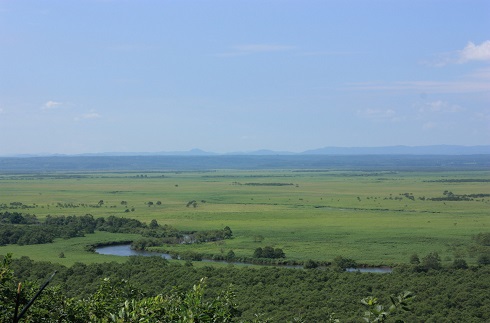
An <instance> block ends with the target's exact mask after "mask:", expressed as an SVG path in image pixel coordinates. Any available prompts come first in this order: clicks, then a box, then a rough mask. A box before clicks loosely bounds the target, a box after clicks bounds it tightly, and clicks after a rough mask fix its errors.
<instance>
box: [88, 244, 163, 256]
mask: <svg viewBox="0 0 490 323" xmlns="http://www.w3.org/2000/svg"><path fill="white" fill-rule="evenodd" d="M95 252H96V253H98V254H101V255H113V256H146V257H150V256H161V257H163V258H165V259H172V257H171V256H170V255H169V254H168V253H162V252H149V251H141V250H133V249H131V245H129V244H124V245H118V246H105V247H99V248H96V249H95Z"/></svg>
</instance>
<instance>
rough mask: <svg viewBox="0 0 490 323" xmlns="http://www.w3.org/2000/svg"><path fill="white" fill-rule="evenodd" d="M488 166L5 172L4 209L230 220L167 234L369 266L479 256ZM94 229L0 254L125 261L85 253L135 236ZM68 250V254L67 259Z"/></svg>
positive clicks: (180, 221) (243, 252)
mask: <svg viewBox="0 0 490 323" xmlns="http://www.w3.org/2000/svg"><path fill="white" fill-rule="evenodd" d="M489 183H490V171H485V170H444V171H437V170H433V169H432V170H426V171H421V170H416V171H410V170H403V171H394V170H389V171H382V170H371V171H368V170H366V171H360V170H339V169H331V170H329V169H268V170H236V169H233V170H212V171H206V170H196V171H151V172H148V171H147V172H144V171H138V172H129V171H120V172H115V171H112V172H111V171H90V172H88V171H87V172H85V171H77V172H75V171H72V172H68V171H66V172H49V173H23V174H15V173H3V174H0V212H4V211H17V212H23V213H30V214H35V215H36V216H37V217H38V218H39V219H43V218H45V217H46V216H48V215H52V216H54V215H85V214H92V215H93V216H94V217H96V218H97V217H108V216H111V215H115V216H118V217H128V218H134V219H138V220H140V221H144V222H147V223H149V222H150V221H151V220H153V219H155V220H157V221H158V223H159V224H160V225H163V224H167V225H171V226H173V227H175V228H176V229H178V230H183V231H199V230H214V229H222V228H224V227H225V226H229V227H230V228H231V229H232V231H233V239H227V240H223V241H218V242H209V243H201V244H190V245H168V246H166V247H165V248H164V249H165V250H167V251H174V252H177V253H179V252H183V251H187V250H192V251H196V252H199V253H203V254H207V255H213V254H226V253H227V252H229V251H230V250H233V252H234V253H235V254H236V256H237V257H251V256H252V254H253V252H254V250H255V249H256V248H257V247H264V246H272V247H274V248H281V249H283V251H284V252H285V254H286V259H289V260H298V261H305V260H308V259H312V260H316V261H332V259H334V258H335V257H336V256H339V255H341V256H343V257H347V258H352V259H354V260H356V261H357V262H358V263H362V264H369V265H394V264H397V263H407V262H408V261H409V258H410V256H411V255H412V254H414V253H417V254H418V255H419V256H421V257H422V256H424V255H426V254H428V253H430V252H437V253H438V254H439V255H440V256H441V259H442V262H443V265H444V264H450V263H451V262H452V261H453V260H454V259H455V258H463V259H465V260H466V261H467V262H468V263H469V264H474V263H476V257H477V255H476V254H474V253H473V252H472V245H473V243H474V242H473V241H472V237H473V236H474V235H476V234H478V233H481V232H488V231H489V230H490V228H489V226H490V214H489V209H490V196H489V194H490V189H489V188H490V185H489ZM136 238H137V237H135V235H129V234H111V233H106V232H96V233H95V234H88V235H86V237H83V238H74V239H68V240H64V239H58V240H56V241H55V242H54V243H51V244H46V245H29V246H17V245H7V246H0V254H6V253H8V252H13V253H14V257H16V258H17V257H21V256H29V257H30V258H31V259H34V260H45V261H51V262H54V263H61V264H64V265H70V264H73V263H75V262H77V261H80V262H86V263H91V262H105V261H119V262H122V261H124V260H123V259H121V258H120V257H119V258H118V257H116V256H102V255H97V254H93V253H89V252H87V251H85V250H84V246H86V245H88V244H92V243H96V242H107V241H122V240H134V239H136ZM60 252H63V253H64V255H65V257H64V258H60V257H59V254H60Z"/></svg>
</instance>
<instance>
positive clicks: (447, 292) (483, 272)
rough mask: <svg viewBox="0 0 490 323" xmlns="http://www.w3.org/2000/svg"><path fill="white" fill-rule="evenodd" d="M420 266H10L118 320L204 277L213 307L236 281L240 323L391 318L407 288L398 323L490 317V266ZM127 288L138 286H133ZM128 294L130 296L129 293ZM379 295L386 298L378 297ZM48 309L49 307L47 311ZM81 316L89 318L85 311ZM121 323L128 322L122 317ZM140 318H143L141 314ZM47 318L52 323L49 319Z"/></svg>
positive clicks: (52, 307)
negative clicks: (360, 269)
mask: <svg viewBox="0 0 490 323" xmlns="http://www.w3.org/2000/svg"><path fill="white" fill-rule="evenodd" d="M187 264H189V263H187ZM413 267H414V266H413V265H405V266H401V267H399V268H395V270H394V272H393V273H392V274H361V273H348V272H341V271H338V270H333V269H328V268H321V269H320V268H317V269H310V270H303V269H285V268H277V267H268V266H265V267H261V268H250V267H243V266H236V267H235V266H231V265H230V266H227V267H212V266H203V267H201V266H199V267H197V266H192V265H186V264H180V263H169V262H168V261H166V260H165V259H163V258H161V257H130V258H129V259H128V261H127V262H125V263H122V264H120V263H102V264H82V263H76V264H75V265H73V266H71V267H64V266H60V265H54V264H50V263H45V262H34V261H32V260H30V259H28V258H26V257H23V258H20V259H16V260H14V261H12V264H11V267H10V268H11V269H12V270H13V271H14V273H15V276H14V278H13V281H14V282H15V283H17V282H19V281H22V282H24V281H33V282H38V283H42V282H43V281H44V280H45V279H46V277H49V276H50V275H51V274H52V273H53V271H55V270H57V271H58V273H57V274H56V276H55V277H54V279H53V281H52V283H51V285H50V286H52V287H50V290H48V291H46V294H44V293H43V295H44V296H42V297H50V296H49V295H52V294H57V295H58V296H61V295H62V296H63V298H64V299H65V300H66V302H67V303H68V304H79V307H82V308H84V306H86V304H92V305H91V306H92V307H91V309H92V311H95V309H96V308H100V309H101V311H104V312H105V313H108V314H109V313H112V314H114V315H116V317H117V315H118V313H119V312H121V311H122V312H125V313H128V312H127V311H129V312H130V313H133V311H132V310H131V309H138V310H140V311H143V312H145V311H146V310H145V308H146V307H141V306H140V305H141V304H142V303H141V302H144V300H145V299H146V301H148V302H149V301H150V300H152V299H154V298H155V297H157V296H158V295H163V296H162V297H164V298H165V297H170V296H171V295H174V296H173V297H176V296H175V295H181V296H182V295H185V294H186V293H188V291H189V290H192V291H193V290H194V289H193V285H196V284H197V285H196V286H198V283H199V281H200V279H201V278H202V277H207V279H206V291H205V293H204V295H203V298H201V301H202V302H204V303H206V304H208V305H209V304H212V303H213V302H214V301H216V299H217V298H218V297H220V295H222V294H221V293H222V292H223V291H224V290H228V287H229V286H230V284H232V286H233V287H232V291H231V292H233V293H234V294H235V295H236V298H235V302H236V306H234V308H235V309H236V310H237V311H236V312H232V313H233V314H232V315H233V316H234V317H233V319H234V321H238V322H240V321H244V322H254V320H255V319H256V318H257V315H259V317H261V318H262V319H263V320H264V321H265V320H269V321H270V322H287V321H294V320H295V318H296V319H297V320H296V321H298V322H325V321H328V318H329V317H331V315H332V313H336V314H335V315H334V317H335V318H337V319H339V320H340V321H341V322H358V321H360V318H361V317H363V316H365V315H366V314H365V310H366V308H365V307H364V306H367V309H368V311H372V313H371V314H370V317H369V318H370V319H371V321H374V319H375V316H373V315H381V314H382V313H383V312H387V313H391V312H390V311H389V304H391V303H392V301H391V298H390V297H389V295H393V294H395V295H397V294H399V293H400V291H403V290H410V291H412V292H413V294H414V295H416V297H415V298H414V299H413V300H412V306H411V307H412V308H413V309H415V310H414V311H412V312H404V311H403V312H402V311H400V312H397V313H391V315H395V316H393V318H395V319H400V320H404V321H406V322H486V321H489V320H490V302H488V297H489V295H488V290H490V280H489V279H488V277H489V275H490V266H479V267H472V268H470V269H468V270H459V269H452V268H442V269H440V270H437V271H436V270H429V271H427V272H417V271H414V270H413ZM105 278H109V282H113V283H117V284H120V282H121V281H122V280H125V281H127V283H125V284H122V285H117V286H116V287H110V286H111V284H109V283H108V281H104V279H105ZM101 282H102V283H101ZM101 284H103V285H104V286H105V287H104V288H105V290H111V289H110V288H114V289H113V292H111V293H112V297H113V298H114V299H115V300H116V301H115V302H116V303H117V304H118V305H117V304H116V305H117V306H116V305H114V307H106V304H107V303H106V302H109V303H110V300H106V299H105V298H104V297H101V296H97V295H100V293H101V292H100V290H101ZM118 286H119V287H118ZM124 286H129V287H131V288H129V287H128V288H127V289H126V287H124ZM135 286H137V288H135ZM0 288H3V287H0ZM6 289H8V290H9V293H10V294H9V296H8V297H6V298H5V302H6V303H5V304H8V305H7V306H10V308H12V307H11V306H12V304H14V302H15V295H14V293H15V290H16V285H15V284H14V283H12V284H10V285H9V286H8V288H7V286H5V288H4V290H6ZM125 290H126V291H127V292H124V293H123V291H125ZM131 290H132V291H133V292H131ZM119 291H121V292H119ZM102 293H103V292H102ZM120 293H122V294H120ZM28 294H29V293H28ZM380 296H381V297H380ZM375 297H379V298H378V299H374V298H375ZM181 299H182V297H181ZM184 299H185V297H184ZM361 299H364V300H365V301H366V302H367V303H369V304H373V306H374V307H371V306H370V305H367V304H365V305H362V304H361V303H360V300H361ZM374 300H376V301H374ZM25 301H26V300H24V301H23V302H24V303H25ZM126 301H128V302H127V304H128V305H126ZM395 301H396V297H395ZM24 303H23V304H24ZM67 303H65V304H67ZM133 303H134V304H135V305H134V307H133ZM197 303H199V302H197ZM42 304H46V305H45V307H44V308H43V307H42V306H44V305H42ZM59 304H60V303H59V302H58V301H51V300H49V299H46V298H43V299H40V302H39V303H38V302H37V301H36V303H35V304H34V305H33V307H32V312H31V310H29V312H30V313H35V311H39V313H40V312H41V310H43V312H44V314H45V315H46V316H45V317H49V316H48V315H51V314H49V313H47V312H48V311H54V312H55V311H56V309H57V308H59V307H60V305H59ZM110 304H112V303H110ZM387 304H388V305H387ZM2 305H3V304H2ZM379 305H385V306H384V308H378V309H379V311H378V312H376V309H377V306H379ZM400 305H401V304H400ZM65 306H67V305H65ZM111 306H112V305H111ZM138 306H139V307H138ZM182 306H185V305H182ZM4 308H6V307H4V306H0V309H4ZM65 308H67V307H65ZM123 309H124V310H123ZM80 311H81V313H86V312H84V310H82V309H80ZM376 313H377V314H376ZM53 315H54V314H53ZM84 318H85V322H88V321H89V320H87V317H86V316H84ZM119 318H120V322H126V321H124V320H123V318H122V317H119ZM140 318H142V317H138V319H140ZM106 319H107V321H108V322H113V321H110V319H111V318H109V317H106ZM390 319H392V318H391V317H390ZM0 321H2V320H0ZM4 321H5V320H4ZM6 321H9V320H6ZM32 321H41V320H40V319H38V320H32ZM46 321H48V322H49V320H47V319H46ZM128 321H129V320H128ZM143 321H144V320H143ZM150 321H151V320H150ZM154 321H155V320H154ZM169 321H171V320H169ZM182 321H183V320H182ZM195 321H197V320H195ZM203 321H205V320H203ZM393 321H394V320H393ZM65 322H66V321H65ZM73 322H76V321H73ZM378 322H382V320H378Z"/></svg>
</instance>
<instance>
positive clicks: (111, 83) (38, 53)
mask: <svg viewBox="0 0 490 323" xmlns="http://www.w3.org/2000/svg"><path fill="white" fill-rule="evenodd" d="M0 30H1V32H0V48H1V50H0V75H1V77H0V127H1V128H2V133H3V135H2V136H0V156H6V155H21V154H69V155H70V154H84V153H110V152H121V153H123V152H172V151H189V150H191V149H195V148H199V149H202V150H203V151H207V152H215V153H229V152H235V151H238V152H250V151H257V150H262V149H264V150H272V151H288V152H295V153H298V152H303V151H307V150H311V149H319V148H322V147H385V146H399V145H402V146H430V145H460V146H478V145H490V34H489V33H488V30H490V2H489V1H486V0H469V1H451V2H443V1H438V0H424V1H422V0H416V1H405V0H402V1H383V0H379V1H361V0H357V1H356V0H350V1H349V0H348V1H292V0H285V1H257V0H250V1H233V2H230V1H218V0H211V1H205V2H203V1H100V0H88V1H33V0H30V1H1V2H0Z"/></svg>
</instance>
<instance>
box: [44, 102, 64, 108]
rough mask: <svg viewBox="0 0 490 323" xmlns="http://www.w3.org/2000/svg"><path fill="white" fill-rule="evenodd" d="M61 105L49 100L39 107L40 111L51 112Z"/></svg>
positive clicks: (61, 103)
mask: <svg viewBox="0 0 490 323" xmlns="http://www.w3.org/2000/svg"><path fill="white" fill-rule="evenodd" d="M61 105H63V102H58V101H52V100H49V101H47V102H46V103H44V104H43V105H42V106H41V110H53V109H56V108H58V107H59V106H61Z"/></svg>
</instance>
